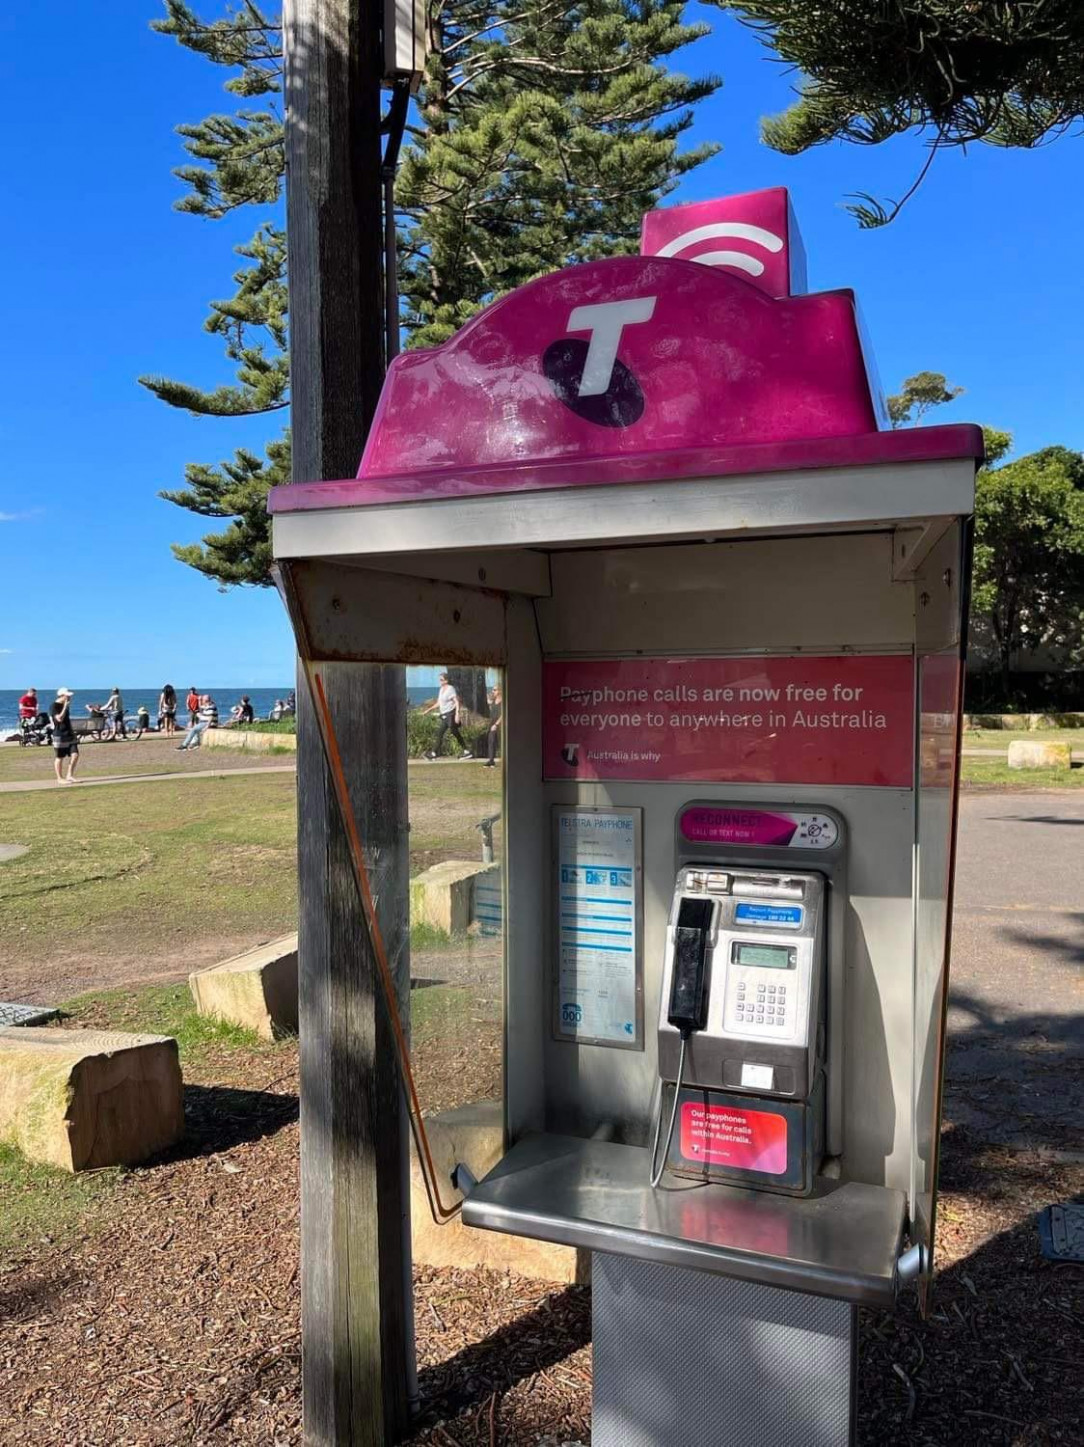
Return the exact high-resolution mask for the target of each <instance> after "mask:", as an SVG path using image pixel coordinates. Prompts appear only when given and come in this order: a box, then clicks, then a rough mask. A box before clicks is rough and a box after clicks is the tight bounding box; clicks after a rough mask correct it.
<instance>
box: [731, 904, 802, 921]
mask: <svg viewBox="0 0 1084 1447" xmlns="http://www.w3.org/2000/svg"><path fill="white" fill-rule="evenodd" d="M734 918H735V919H736V920H741V921H744V922H745V923H746V924H781V925H792V926H798V925H800V924H801V923H802V906H801V905H800V904H748V903H743V904H739V905H738V907H737V909H736V910H735V911H734Z"/></svg>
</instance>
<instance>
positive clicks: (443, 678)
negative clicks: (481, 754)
mask: <svg viewBox="0 0 1084 1447" xmlns="http://www.w3.org/2000/svg"><path fill="white" fill-rule="evenodd" d="M438 712H439V714H440V727H439V728H438V729H437V737H436V742H435V743H434V744H433V747H432V748H431V749H429V750H428V752H427V753H426V755H425V757H426V758H427V759H436V758H439V757H440V751H441V749H442V748H443V747H444V735H445V734H447V733H450V734H451V736H452V738H453V739H455V741H456V743H457V744H458V745H459V747H460V749H461V751H462V755H463V758H465V759H471V758H473V757H474V755H473V754H472V753H471V751H470V749H468V748H467V745H466V743H465V742H464V739H463V735H462V734H461V733H460V732H459V714H460V704H459V694H458V693H456V691H455V689H454V687H453V686H452V683H451V681H450V679H449V678H448V675H447V674H446V673H442V674H441V675H440V688H439V689H438V690H437V696H436V698H435V699H434V701H433V702H432V703H430V704H426V706H425V708H423V709H422V713H438Z"/></svg>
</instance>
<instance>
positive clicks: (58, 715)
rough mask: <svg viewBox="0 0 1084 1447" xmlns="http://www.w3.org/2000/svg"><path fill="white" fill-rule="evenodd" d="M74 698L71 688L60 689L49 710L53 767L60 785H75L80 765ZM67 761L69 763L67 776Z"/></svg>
mask: <svg viewBox="0 0 1084 1447" xmlns="http://www.w3.org/2000/svg"><path fill="white" fill-rule="evenodd" d="M73 697H74V695H73V693H72V690H71V689H70V688H58V689H57V691H56V701H55V703H54V704H53V706H52V708H51V709H50V710H49V717H50V719H51V720H52V725H53V754H54V756H55V757H54V758H53V767H54V768H55V769H56V781H57V783H58V784H74V783H75V770H76V767H77V766H78V763H79V740H78V739H77V738H76V737H75V725H74V724H73V723H72V698H73ZM65 759H67V761H68V771H67V773H66V774H65V772H64V760H65Z"/></svg>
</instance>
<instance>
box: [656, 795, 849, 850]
mask: <svg viewBox="0 0 1084 1447" xmlns="http://www.w3.org/2000/svg"><path fill="white" fill-rule="evenodd" d="M681 834H682V838H683V839H687V840H688V841H689V843H690V844H752V845H755V846H756V847H757V848H760V849H768V848H776V849H778V848H787V847H788V846H789V847H791V848H800V849H830V848H831V847H832V845H833V844H834V843H835V842H836V840H837V839H838V838H839V826H838V825H837V823H836V821H835V820H834V819H833V818H832V817H831V816H830V815H827V814H814V813H810V814H789V813H788V814H784V813H777V812H775V811H770V810H767V809H733V808H724V807H719V806H716V805H711V804H693V805H691V806H690V807H689V808H688V809H686V810H685V811H684V812H683V813H682V815H681Z"/></svg>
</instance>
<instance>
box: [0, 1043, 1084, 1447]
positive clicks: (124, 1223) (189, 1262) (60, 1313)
mask: <svg viewBox="0 0 1084 1447" xmlns="http://www.w3.org/2000/svg"><path fill="white" fill-rule="evenodd" d="M433 1068H434V1069H436V1068H437V1062H436V1061H434V1065H433ZM189 1074H190V1076H191V1079H192V1083H191V1084H190V1085H189V1086H188V1087H187V1111H188V1120H189V1134H188V1137H187V1139H186V1141H185V1143H184V1146H183V1149H181V1150H179V1151H177V1152H175V1153H174V1154H172V1155H170V1156H168V1157H166V1158H165V1159H162V1160H160V1161H158V1162H156V1163H155V1164H153V1165H151V1166H148V1167H147V1168H145V1169H141V1170H136V1171H132V1172H131V1173H130V1174H128V1175H127V1176H126V1177H125V1178H124V1180H123V1182H122V1183H121V1184H120V1186H119V1187H118V1188H117V1190H116V1192H115V1193H114V1194H113V1195H112V1196H111V1197H109V1198H108V1204H106V1205H105V1206H103V1207H102V1208H101V1210H100V1211H99V1212H98V1213H97V1214H96V1215H95V1216H92V1217H91V1218H90V1219H88V1220H86V1221H85V1222H84V1223H83V1226H82V1228H81V1229H80V1231H79V1233H78V1234H76V1235H69V1236H67V1237H66V1238H64V1239H59V1240H55V1241H54V1240H49V1239H47V1238H43V1239H40V1240H38V1241H34V1242H31V1243H29V1244H28V1246H27V1248H26V1250H25V1251H24V1252H23V1254H22V1255H21V1257H20V1258H19V1259H17V1260H14V1261H12V1262H10V1263H8V1264H7V1267H6V1270H5V1272H4V1274H3V1276H2V1277H0V1442H2V1443H3V1444H4V1447H13V1444H22V1443H35V1444H50V1447H52V1444H57V1447H60V1444H64V1447H68V1444H80V1447H83V1444H86V1447H105V1444H114V1443H133V1444H135V1443H139V1444H142V1443H155V1444H193V1447H198V1444H208V1447H210V1444H226V1443H261V1444H276V1447H278V1444H293V1443H298V1442H300V1440H301V1426H300V1338H299V1324H298V1313H299V1283H298V1254H297V1253H298V1247H297V1242H298V1197H297V1186H298V1170H297V1160H298V1124H297V1085H298V1082H297V1061H296V1051H294V1050H293V1049H290V1048H284V1049H282V1050H280V1051H278V1052H275V1053H274V1054H272V1055H268V1054H263V1055H260V1056H250V1055H247V1054H245V1053H243V1052H237V1051H234V1050H225V1049H224V1050H222V1052H221V1053H220V1054H211V1055H210V1056H208V1057H206V1058H205V1059H204V1060H203V1061H202V1063H201V1065H200V1067H199V1069H198V1070H193V1071H190V1072H189ZM952 1111H953V1102H952V1099H951V1097H950V1099H949V1102H948V1105H947V1112H946V1113H947V1116H948V1118H949V1119H950V1120H951V1119H952ZM1080 1184H1081V1172H1080V1167H1079V1164H1078V1158H1074V1153H1073V1151H1072V1150H1066V1151H1063V1152H1058V1151H1049V1150H1047V1151H1044V1152H1040V1151H1034V1152H1030V1153H1029V1152H1027V1151H1022V1150H1014V1151H1010V1150H1007V1149H1005V1148H1002V1147H995V1146H990V1145H987V1144H984V1142H983V1141H982V1140H981V1139H978V1138H976V1137H974V1136H973V1135H969V1133H968V1132H967V1131H966V1130H965V1129H963V1128H953V1127H952V1126H951V1125H950V1126H949V1127H948V1128H947V1129H946V1134H945V1141H944V1158H943V1171H942V1193H941V1216H940V1263H941V1272H940V1277H939V1284H938V1289H937V1292H936V1296H935V1302H934V1311H933V1314H932V1316H931V1319H930V1320H929V1321H928V1322H925V1323H923V1322H922V1321H921V1320H920V1318H919V1316H918V1314H917V1311H916V1309H915V1305H914V1303H913V1301H911V1300H907V1301H905V1302H904V1303H903V1305H902V1309H901V1310H900V1311H899V1312H898V1313H897V1314H896V1315H895V1316H894V1317H890V1316H888V1315H882V1314H880V1313H873V1312H870V1313H863V1317H862V1330H861V1370H860V1377H859V1380H860V1397H859V1421H858V1440H859V1442H860V1443H862V1444H868V1447H872V1444H877V1447H892V1444H907V1447H926V1444H937V1447H950V1444H951V1447H957V1444H960V1447H963V1444H967V1447H972V1444H983V1447H986V1444H989V1447H1009V1444H1012V1447H1037V1444H1043V1447H1045V1444H1055V1443H1066V1444H1068V1443H1079V1442H1081V1441H1084V1418H1082V1402H1081V1372H1080V1361H1081V1354H1080V1327H1081V1324H1082V1321H1084V1301H1082V1299H1081V1278H1080V1270H1079V1268H1075V1267H1056V1266H1051V1265H1049V1264H1046V1263H1044V1262H1043V1261H1042V1260H1041V1258H1040V1256H1039V1251H1038V1242H1037V1237H1036V1230H1035V1214H1036V1212H1037V1211H1038V1209H1039V1208H1041V1207H1042V1206H1043V1205H1045V1204H1046V1203H1048V1202H1050V1201H1057V1200H1064V1199H1066V1198H1068V1197H1069V1196H1071V1195H1072V1193H1073V1192H1074V1191H1075V1190H1078V1189H1079V1187H1080ZM416 1325H417V1340H418V1358H419V1371H420V1385H421V1392H422V1410H423V1416H422V1418H421V1419H420V1422H419V1429H418V1432H417V1434H416V1436H415V1437H414V1438H412V1442H413V1443H414V1444H416V1447H421V1444H426V1447H430V1444H431V1447H475V1444H483V1447H492V1444H496V1443H509V1444H518V1443H540V1442H545V1443H548V1444H551V1447H556V1444H562V1443H570V1442H587V1441H589V1435H590V1395H591V1392H590V1383H591V1376H590V1372H591V1349H590V1344H589V1338H590V1293H589V1290H588V1289H587V1288H583V1287H569V1288H563V1287H558V1286H549V1285H546V1284H545V1283H538V1282H533V1281H526V1280H524V1279H522V1278H518V1277H513V1276H500V1275H494V1274H492V1273H483V1272H467V1271H452V1270H435V1269H431V1268H421V1269H419V1270H418V1271H417V1272H416Z"/></svg>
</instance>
